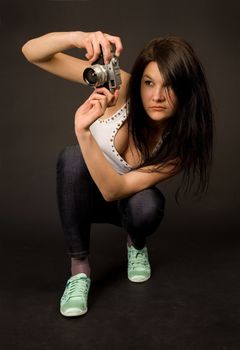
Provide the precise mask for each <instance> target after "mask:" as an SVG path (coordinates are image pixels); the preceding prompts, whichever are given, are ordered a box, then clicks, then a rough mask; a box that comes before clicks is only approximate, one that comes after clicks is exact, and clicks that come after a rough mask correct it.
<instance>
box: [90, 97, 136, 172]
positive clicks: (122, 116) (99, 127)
mask: <svg viewBox="0 0 240 350" xmlns="http://www.w3.org/2000/svg"><path fill="white" fill-rule="evenodd" d="M127 107H128V103H125V104H124V106H123V107H122V108H120V109H119V110H118V111H117V112H116V113H115V114H113V115H112V116H110V117H109V118H107V119H104V120H101V119H97V120H96V121H95V122H94V123H93V124H92V125H91V126H90V131H91V133H92V135H93V137H94V138H95V140H96V142H97V143H98V145H99V147H100V148H101V150H102V152H103V154H104V156H105V157H106V159H107V160H108V161H109V163H110V164H111V165H112V166H113V168H114V169H115V170H116V171H117V172H118V173H119V174H124V173H127V172H129V171H130V170H131V169H132V168H131V166H130V165H129V164H128V163H127V162H126V161H125V160H124V159H123V158H122V157H121V156H120V154H119V153H118V151H117V150H116V148H115V144H114V140H115V136H116V134H117V131H118V130H119V129H120V128H121V126H122V124H123V123H124V121H125V120H126V119H127Z"/></svg>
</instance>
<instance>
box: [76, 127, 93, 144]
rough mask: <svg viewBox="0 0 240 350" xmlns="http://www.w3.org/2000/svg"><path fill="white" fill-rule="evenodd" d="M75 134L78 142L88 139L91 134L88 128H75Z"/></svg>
mask: <svg viewBox="0 0 240 350" xmlns="http://www.w3.org/2000/svg"><path fill="white" fill-rule="evenodd" d="M75 134H76V136H77V139H78V141H79V142H80V141H85V140H87V139H89V137H91V135H92V134H91V131H90V129H89V128H78V129H76V128H75Z"/></svg>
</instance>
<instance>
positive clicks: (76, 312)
mask: <svg viewBox="0 0 240 350" xmlns="http://www.w3.org/2000/svg"><path fill="white" fill-rule="evenodd" d="M87 312H88V309H86V310H79V309H75V308H72V309H69V310H68V311H67V312H66V311H65V312H62V311H61V310H60V313H61V314H62V315H63V316H65V317H76V316H82V315H84V314H86V313H87Z"/></svg>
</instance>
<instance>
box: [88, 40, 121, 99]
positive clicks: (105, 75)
mask: <svg viewBox="0 0 240 350" xmlns="http://www.w3.org/2000/svg"><path fill="white" fill-rule="evenodd" d="M100 49H101V54H100V56H99V58H98V59H97V61H95V62H94V63H93V64H92V65H91V66H90V67H87V68H86V69H85V70H84V72H83V79H84V81H85V82H86V83H87V84H88V85H90V86H94V87H102V86H103V87H106V88H107V89H108V90H109V91H111V92H112V93H113V92H114V91H115V90H116V89H119V87H120V85H121V83H122V80H121V73H120V65H119V59H118V57H116V56H115V54H114V53H115V50H114V46H113V45H112V47H111V52H112V54H113V56H112V58H111V61H110V62H109V63H108V64H104V59H103V52H102V48H101V45H100Z"/></svg>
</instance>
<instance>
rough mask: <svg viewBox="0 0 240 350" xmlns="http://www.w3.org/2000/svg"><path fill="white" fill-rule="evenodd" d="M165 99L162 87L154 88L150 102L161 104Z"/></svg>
mask: <svg viewBox="0 0 240 350" xmlns="http://www.w3.org/2000/svg"><path fill="white" fill-rule="evenodd" d="M165 99H166V91H165V88H164V87H156V88H155V89H154V91H153V95H152V100H153V101H154V102H163V101H165Z"/></svg>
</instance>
